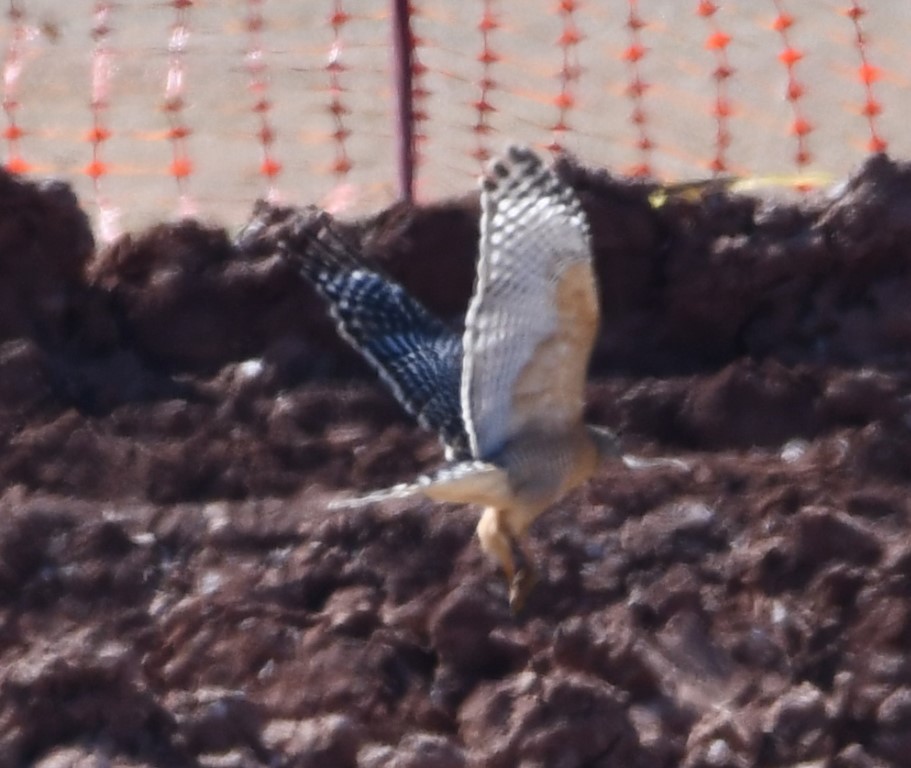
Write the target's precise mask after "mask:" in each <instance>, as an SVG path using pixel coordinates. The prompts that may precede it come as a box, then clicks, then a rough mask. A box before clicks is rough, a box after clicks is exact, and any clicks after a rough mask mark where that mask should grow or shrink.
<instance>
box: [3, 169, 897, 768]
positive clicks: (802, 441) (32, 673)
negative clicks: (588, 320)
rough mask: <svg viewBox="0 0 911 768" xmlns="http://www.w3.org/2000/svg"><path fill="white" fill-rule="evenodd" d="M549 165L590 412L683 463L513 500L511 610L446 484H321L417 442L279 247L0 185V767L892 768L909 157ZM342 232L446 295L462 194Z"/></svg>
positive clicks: (411, 279) (382, 475) (386, 470)
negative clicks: (759, 168)
mask: <svg viewBox="0 0 911 768" xmlns="http://www.w3.org/2000/svg"><path fill="white" fill-rule="evenodd" d="M562 172H563V173H565V174H566V175H567V176H568V177H569V178H570V179H571V180H572V182H573V183H574V184H575V185H576V187H577V188H578V189H579V191H580V193H581V196H582V198H583V201H584V204H585V206H586V208H587V209H588V211H589V214H590V217H591V221H592V225H593V228H594V234H595V241H596V249H597V261H598V269H599V273H600V275H601V278H602V297H603V304H604V315H605V318H604V320H605V322H604V331H603V333H602V335H601V337H600V341H599V345H598V349H597V353H596V356H595V361H594V365H593V374H594V376H593V379H592V383H591V386H590V404H591V405H590V416H591V419H592V420H593V421H595V422H600V423H604V424H607V425H609V426H612V427H616V428H620V429H621V430H622V431H623V432H624V434H625V435H626V438H627V440H628V443H629V447H630V449H631V450H633V451H634V452H636V453H638V454H641V455H645V456H649V455H672V456H676V457H679V458H681V459H683V460H684V461H686V462H687V463H688V465H689V469H688V470H680V469H679V468H674V467H653V468H646V469H640V470H637V471H632V470H629V469H626V468H624V467H622V466H621V465H619V464H617V465H610V466H606V467H605V468H604V469H603V471H602V472H601V473H600V474H599V476H598V477H597V479H596V480H595V481H594V482H592V483H591V484H590V485H589V486H588V487H587V488H586V489H585V490H584V491H583V492H581V493H579V494H577V495H576V496H574V497H573V498H571V499H568V500H566V501H565V502H563V503H561V504H559V505H558V507H557V508H556V509H554V510H552V511H551V512H550V513H548V514H547V515H545V516H543V517H542V519H541V520H540V521H539V523H538V524H536V526H535V528H534V530H533V535H532V542H531V548H532V550H533V553H534V556H535V557H536V558H537V560H538V563H539V565H540V570H541V571H542V576H543V578H542V582H541V584H540V585H539V586H538V588H537V589H536V591H535V592H534V593H533V594H532V596H531V599H530V601H529V604H528V606H527V609H526V611H525V613H524V614H523V615H522V616H520V617H518V618H514V617H513V616H511V615H510V613H509V610H508V608H507V603H506V594H505V587H504V585H503V584H502V583H501V580H500V579H499V578H498V576H497V574H496V573H495V572H494V569H493V566H492V565H491V564H490V563H488V562H487V561H486V560H485V558H484V557H483V555H482V554H481V553H480V551H479V549H478V547H477V545H476V542H475V541H474V539H473V526H474V522H475V516H476V511H474V510H470V509H461V508H443V507H435V506H433V505H432V504H429V503H423V502H398V503H396V504H390V505H386V506H382V507H370V508H366V509H356V510H350V511H344V512H341V511H327V500H328V499H329V498H331V497H332V495H333V494H334V493H337V492H340V491H350V490H351V489H355V488H357V489H360V488H373V487H378V486H382V485H384V484H387V483H392V482H397V481H401V480H405V479H408V478H410V477H412V476H413V475H414V473H416V472H417V471H419V470H421V469H423V468H425V467H429V466H432V465H433V464H434V463H435V462H436V461H438V460H439V458H440V451H439V449H438V447H437V445H436V443H435V441H434V439H433V437H432V436H429V435H426V434H423V433H420V432H419V431H418V430H417V429H415V428H413V427H412V426H411V424H410V423H409V421H408V420H407V419H406V418H405V417H404V416H403V415H402V414H401V412H400V411H399V409H398V407H397V406H396V405H395V403H394V402H393V401H392V400H391V398H390V397H389V396H388V395H386V394H385V393H384V392H383V391H381V389H380V388H379V387H378V385H377V384H376V383H375V381H374V379H373V378H372V377H371V376H370V375H369V373H367V372H366V371H365V368H364V366H363V365H362V364H361V363H360V362H359V361H358V360H357V359H356V358H355V356H354V355H352V354H351V353H350V352H348V351H347V350H345V349H344V348H343V347H342V346H341V345H340V343H339V341H338V340H337V339H336V337H335V336H334V332H333V330H332V327H331V325H330V324H329V323H328V322H327V320H326V317H325V314H324V310H323V307H322V306H321V304H320V303H319V301H318V300H317V299H316V297H315V296H314V294H313V293H312V292H311V291H310V289H309V288H308V286H307V285H305V284H304V282H303V281H302V279H300V278H299V277H298V276H297V275H296V274H294V272H293V271H292V270H291V269H290V268H289V267H288V265H287V264H286V263H285V262H283V261H281V260H280V259H278V258H276V257H275V256H273V255H272V254H271V253H270V252H269V249H268V248H262V247H244V248H240V247H238V246H236V245H235V244H233V243H232V240H231V238H230V236H229V235H227V234H226V233H225V232H224V231H221V230H219V229H217V228H211V227H206V226H204V225H202V224H199V223H196V222H192V221H190V222H184V223H180V224H174V225H161V226H158V227H155V228H154V229H152V230H150V231H147V232H144V233H141V234H139V235H136V236H132V237H127V238H125V239H124V240H122V241H121V242H118V243H116V244H115V245H113V246H112V247H111V248H109V249H107V250H105V251H103V252H101V253H97V254H94V253H93V244H92V237H91V232H90V229H89V226H88V224H87V222H86V218H85V216H84V215H83V214H82V213H81V212H80V211H79V210H78V207H77V205H76V202H75V199H74V198H73V197H72V195H71V194H70V193H69V192H68V190H67V189H66V188H65V187H64V186H62V185H59V184H50V185H34V184H32V183H29V182H24V181H21V180H17V179H14V178H9V177H0V275H2V280H0V446H2V451H0V488H2V489H3V490H2V496H0V765H3V766H7V765H9V766H19V765H23V766H24V765H40V766H42V767H43V768H49V767H50V766H55V767H56V766H70V765H79V766H100V765H113V766H145V765H155V766H196V765H203V766H209V765H211V766H235V765H236V766H339V767H340V768H344V767H345V766H355V765H357V766H363V767H364V768H367V767H368V766H369V767H370V768H379V767H380V766H386V767H389V768H391V767H392V766H396V768H404V767H405V766H409V767H412V768H417V767H418V766H443V767H444V768H446V767H448V766H452V767H453V768H455V767H457V766H467V765H479V766H503V767H504V768H506V767H511V766H520V765H522V766H533V765H534V766H538V765H547V766H561V767H562V768H575V767H576V766H578V767H579V768H581V767H582V766H605V767H606V766H617V767H620V766H624V767H626V766H632V767H635V766H641V767H646V766H649V767H650V766H667V767H668V768H670V767H671V766H687V767H689V768H695V767H696V766H705V767H706V768H726V767H728V766H730V767H731V768H739V767H741V766H744V767H746V766H792V765H796V764H798V763H799V764H804V765H808V766H819V767H820V768H822V766H831V767H832V768H868V767H869V768H873V767H874V766H880V767H882V766H903V767H904V766H908V765H909V764H911V757H909V755H911V657H909V654H908V648H909V645H911V537H909V535H908V533H909V521H911V494H909V485H911V372H909V362H911V301H909V297H911V166H905V165H900V164H895V163H893V162H891V161H890V160H889V159H887V158H885V157H874V158H872V159H871V160H870V161H869V162H868V163H867V164H866V165H865V166H864V167H863V168H862V169H860V171H859V172H858V173H857V174H856V175H855V176H854V177H853V178H851V179H850V180H849V181H847V182H846V183H845V184H844V185H842V187H841V188H840V189H838V190H837V191H836V192H833V193H832V194H831V195H829V196H827V197H822V196H820V197H810V198H807V199H806V200H803V201H802V202H800V203H786V202H783V201H778V202H763V201H760V200H757V199H754V198H751V197H743V196H736V195H732V194H729V193H728V192H726V191H725V190H724V189H717V190H713V189H708V190H706V191H704V193H703V194H702V195H700V196H699V197H698V199H690V196H687V195H681V196H679V197H676V198H672V199H671V200H669V201H668V202H667V203H666V204H665V205H663V206H661V207H658V208H655V207H653V206H651V205H650V204H649V200H648V195H649V193H650V191H652V190H651V188H650V187H649V186H648V185H644V184H639V183H631V182H627V181H621V180H618V179H614V178H612V177H610V176H609V175H607V174H605V173H602V172H590V171H587V170H585V169H582V168H579V167H577V166H574V165H573V164H571V163H569V162H566V163H564V164H563V166H562ZM284 213H285V212H283V211H282V210H280V209H269V208H268V207H267V206H261V207H259V208H258V209H257V210H256V212H255V214H254V215H255V217H256V220H257V221H258V222H259V223H261V224H264V225H266V226H265V227H264V231H263V232H261V237H260V239H259V240H258V242H259V243H260V244H262V243H263V242H268V238H269V232H270V229H269V225H270V223H274V222H276V221H280V220H281V218H282V216H283V215H284ZM350 234H351V237H353V238H357V239H359V240H360V241H361V242H362V243H363V245H364V248H365V251H366V253H367V256H368V257H369V258H374V259H377V260H378V261H379V262H380V263H382V264H383V265H384V267H385V268H386V269H387V270H388V271H389V272H390V273H392V274H393V275H395V276H396V277H398V278H399V279H401V280H402V281H403V282H404V283H405V284H406V286H407V287H408V288H409V289H410V290H411V291H412V292H413V293H414V294H416V295H417V296H418V297H419V298H421V299H422V300H423V301H425V303H426V304H427V305H428V306H430V307H431V308H432V309H434V310H435V311H437V312H440V313H442V314H445V315H447V316H452V317H453V318H457V317H458V315H459V313H460V312H461V311H463V310H464V307H465V305H466V302H467V300H468V295H469V292H470V289H471V280H472V270H473V259H474V243H475V240H476V237H477V200H476V198H474V197H471V198H467V199H465V200H462V201H455V202H451V203H447V204H443V205H439V206H433V207H426V208H421V209H414V208H407V207H399V208H396V209H393V210H390V211H386V212H384V213H383V214H381V215H380V216H378V217H377V218H375V219H373V220H370V221H364V222H359V223H356V224H352V225H351V230H350ZM106 761H107V762H106Z"/></svg>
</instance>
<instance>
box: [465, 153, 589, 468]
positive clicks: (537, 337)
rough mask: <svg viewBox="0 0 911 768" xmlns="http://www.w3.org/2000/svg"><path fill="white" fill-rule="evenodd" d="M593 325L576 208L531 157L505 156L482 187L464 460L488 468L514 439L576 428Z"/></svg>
mask: <svg viewBox="0 0 911 768" xmlns="http://www.w3.org/2000/svg"><path fill="white" fill-rule="evenodd" d="M598 323H599V308H598V296H597V288H596V284H595V276H594V271H593V267H592V254H591V238H590V235H589V230H588V223H587V220H586V218H585V214H584V212H583V211H582V208H581V206H580V204H579V201H578V199H577V198H576V196H575V194H574V192H573V190H572V189H571V188H569V187H568V186H567V185H566V184H564V183H563V182H562V181H561V180H560V179H559V178H557V176H556V175H555V174H554V173H553V171H551V170H549V169H547V168H545V167H544V166H543V165H542V163H541V160H540V159H539V158H538V157H537V156H536V155H535V154H534V153H532V152H531V151H529V150H527V149H521V148H515V147H513V148H511V149H510V150H509V152H508V154H507V156H506V157H505V158H504V159H503V160H501V161H498V162H496V163H494V164H493V165H492V166H491V167H490V169H488V172H487V173H486V174H485V178H484V180H483V183H482V191H481V243H480V253H479V256H478V273H477V282H476V285H475V293H474V296H473V297H472V300H471V304H470V306H469V308H468V315H467V318H466V322H465V326H466V327H465V334H464V337H463V347H464V353H463V367H462V391H461V398H462V413H463V416H464V419H465V426H466V429H467V432H468V436H469V440H470V444H471V450H472V455H473V456H475V457H476V458H478V459H486V458H489V457H490V456H492V455H493V454H495V453H496V452H497V451H498V450H500V449H501V448H502V447H503V446H504V444H505V443H506V442H507V441H509V440H510V439H511V438H512V437H514V436H516V435H517V434H520V433H523V432H527V431H530V430H534V431H538V430H540V431H541V432H543V433H545V434H548V433H559V432H562V431H564V430H569V429H571V428H573V427H575V426H577V425H579V424H581V420H582V409H583V405H584V387H585V375H586V370H587V368H588V361H589V357H590V356H591V350H592V346H593V344H594V339H595V334H596V332H597V329H598Z"/></svg>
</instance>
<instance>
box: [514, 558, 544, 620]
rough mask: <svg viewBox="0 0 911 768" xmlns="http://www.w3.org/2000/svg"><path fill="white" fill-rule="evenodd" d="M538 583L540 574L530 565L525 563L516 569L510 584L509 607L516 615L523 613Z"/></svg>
mask: <svg viewBox="0 0 911 768" xmlns="http://www.w3.org/2000/svg"><path fill="white" fill-rule="evenodd" d="M537 583H538V574H537V573H536V572H535V570H534V568H532V567H531V566H530V565H525V566H523V567H521V568H519V570H517V571H516V575H515V576H513V577H512V583H511V584H510V585H509V608H510V610H511V611H512V613H513V615H514V616H518V615H519V614H520V613H522V609H523V608H525V602H526V600H528V596H529V595H530V594H531V591H532V589H534V587H535V584H537Z"/></svg>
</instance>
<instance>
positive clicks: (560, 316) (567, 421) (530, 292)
mask: <svg viewBox="0 0 911 768" xmlns="http://www.w3.org/2000/svg"><path fill="white" fill-rule="evenodd" d="M280 250H281V252H282V253H283V254H284V255H285V257H286V258H289V259H291V260H292V261H293V263H294V264H295V266H296V267H297V268H298V269H299V270H300V271H301V272H302V273H303V274H304V276H305V277H306V278H307V279H308V280H309V281H311V282H312V284H313V285H314V286H315V287H316V289H317V291H318V292H319V293H320V294H321V295H322V296H323V298H324V299H325V300H326V302H327V303H328V306H329V308H330V311H331V314H332V316H333V317H334V318H335V321H336V324H337V326H338V329H339V332H340V333H341V334H342V336H344V338H345V339H347V341H348V342H349V343H350V344H351V345H352V346H353V347H354V348H355V349H356V350H358V351H359V352H360V353H361V354H362V355H363V356H364V358H366V360H367V361H369V362H370V364H371V365H372V366H373V367H374V368H375V369H376V370H377V372H378V373H379V376H380V377H381V379H382V380H383V381H384V382H385V383H386V384H387V385H388V386H389V388H390V389H391V391H392V393H393V394H394V395H395V397H396V398H397V399H398V401H399V402H400V403H401V404H402V406H403V407H404V408H405V409H406V410H407V411H408V412H410V413H411V414H413V415H414V416H415V417H416V418H417V420H418V422H419V423H420V424H421V425H423V426H424V427H426V428H428V429H431V430H434V431H436V432H437V433H438V434H439V435H440V438H441V440H442V442H443V444H444V446H445V448H446V455H447V459H448V462H447V463H446V464H445V465H444V466H443V467H442V468H440V469H439V470H438V471H436V472H433V473H431V474H428V475H426V476H423V477H420V478H418V479H417V480H416V481H414V482H411V483H406V484H402V485H398V486H395V487H393V488H389V489H386V490H382V491H378V492H375V493H371V494H368V495H367V496H363V497H360V498H359V499H354V500H351V501H346V502H343V504H344V505H350V504H352V503H368V502H378V501H382V500H384V499H389V498H399V497H405V496H410V495H416V494H420V495H423V496H425V497H427V498H430V499H433V500H434V501H440V502H455V503H463V504H477V505H480V506H482V507H483V508H484V511H483V513H482V514H481V518H480V521H479V522H478V526H477V533H478V538H479V540H480V543H481V546H482V548H483V549H484V551H485V552H487V553H488V554H489V555H490V556H491V557H493V558H494V559H495V560H496V561H497V562H498V563H499V565H500V567H501V568H502V570H503V573H504V575H505V577H506V580H507V583H508V585H509V599H510V604H511V606H512V607H513V609H514V610H519V609H520V608H521V606H522V604H523V603H524V601H525V598H526V596H527V594H528V591H529V589H530V588H531V586H532V585H533V583H534V580H535V575H534V569H533V567H532V565H531V562H530V559H529V557H528V556H527V554H526V553H525V550H524V549H523V547H522V545H521V544H520V540H521V539H522V537H523V536H524V535H525V533H526V531H527V530H528V527H529V526H530V525H531V523H532V522H533V521H534V520H535V519H536V518H537V517H538V516H539V515H540V514H541V513H542V512H544V511H545V510H546V509H548V508H549V507H551V506H552V505H553V504H554V503H555V502H556V501H558V500H559V499H560V498H562V497H563V496H564V495H565V494H567V493H568V492H569V491H570V490H572V489H573V488H576V487H577V486H579V485H581V484H582V483H584V482H585V481H586V480H588V479H589V478H590V477H591V476H592V475H593V474H594V473H595V471H596V469H597V467H598V466H599V464H600V462H601V461H602V460H603V459H604V458H605V457H620V456H622V454H621V451H620V448H619V444H618V440H617V438H616V436H615V435H614V434H613V433H612V432H610V431H609V430H607V429H604V428H602V427H597V426H592V425H589V424H585V423H584V421H583V407H584V393H585V380H586V371H587V368H588V363H589V358H590V356H591V351H592V346H593V344H594V341H595V335H596V333H597V331H598V326H599V318H600V311H599V303H598V293H597V287H596V281H595V274H594V269H593V266H592V247H591V235H590V233H589V226H588V221H587V219H586V216H585V213H584V212H583V210H582V206H581V205H580V203H579V200H578V198H577V196H576V194H575V192H574V191H573V189H572V188H571V187H570V186H569V185H567V184H566V183H565V182H563V181H562V180H561V179H560V178H559V177H558V176H557V175H556V173H555V172H554V171H553V170H552V169H551V168H548V167H546V166H545V165H544V164H543V163H542V161H541V159H540V158H539V157H538V156H537V155H536V154H535V153H534V152H532V151H530V150H528V149H525V148H520V147H512V148H510V149H509V150H508V151H507V153H506V154H505V155H504V156H503V157H502V158H500V159H499V160H496V161H495V162H493V163H492V164H491V165H490V166H489V167H488V168H487V170H486V172H485V174H484V176H483V178H482V181H481V236H480V248H479V255H478V262H477V277H476V282H475V288H474V294H473V296H472V298H471V302H470V304H469V307H468V313H467V315H466V319H465V327H464V331H462V332H459V331H456V330H454V329H452V328H450V327H449V326H448V325H447V324H445V323H444V322H443V321H442V320H440V319H438V318H436V317H435V316H434V315H432V314H431V313H430V312H429V311H428V310H427V309H426V308H425V307H423V306H422V305H421V304H420V303H419V302H418V301H417V300H416V299H414V298H413V297H412V296H410V295H408V293H407V292H406V291H405V290H404V289H403V288H402V287H401V286H400V285H398V284H397V283H396V282H394V281H392V280H391V279H390V278H388V277H387V276H385V275H383V274H381V273H380V272H379V271H378V270H377V269H375V268H373V267H371V266H368V265H367V264H365V263H364V262H363V261H362V260H360V259H359V258H358V257H357V256H356V255H355V254H356V251H355V249H354V248H353V247H352V245H351V244H350V243H348V242H347V241H346V239H345V237H343V235H342V234H341V233H340V232H339V231H338V228H337V226H335V224H334V222H333V220H332V219H331V217H329V215H328V214H325V213H323V212H319V211H316V210H312V211H311V212H310V214H309V215H308V216H304V217H303V220H302V221H300V222H298V224H297V225H296V228H295V231H294V232H293V233H292V236H291V237H290V238H289V239H287V240H285V241H283V245H280Z"/></svg>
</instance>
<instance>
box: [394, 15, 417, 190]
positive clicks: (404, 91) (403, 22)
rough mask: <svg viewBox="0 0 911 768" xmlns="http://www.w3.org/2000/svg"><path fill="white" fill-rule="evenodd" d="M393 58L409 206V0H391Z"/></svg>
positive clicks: (401, 187) (411, 110) (411, 48)
mask: <svg viewBox="0 0 911 768" xmlns="http://www.w3.org/2000/svg"><path fill="white" fill-rule="evenodd" d="M392 57H393V72H392V74H393V77H394V81H393V85H394V92H395V99H396V138H397V140H398V166H399V167H398V172H399V196H400V197H401V199H402V200H405V201H407V202H409V203H410V202H411V201H412V200H413V199H414V94H413V92H412V76H413V72H412V67H411V64H412V61H413V59H414V38H413V36H412V34H411V2H410V0H392Z"/></svg>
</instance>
